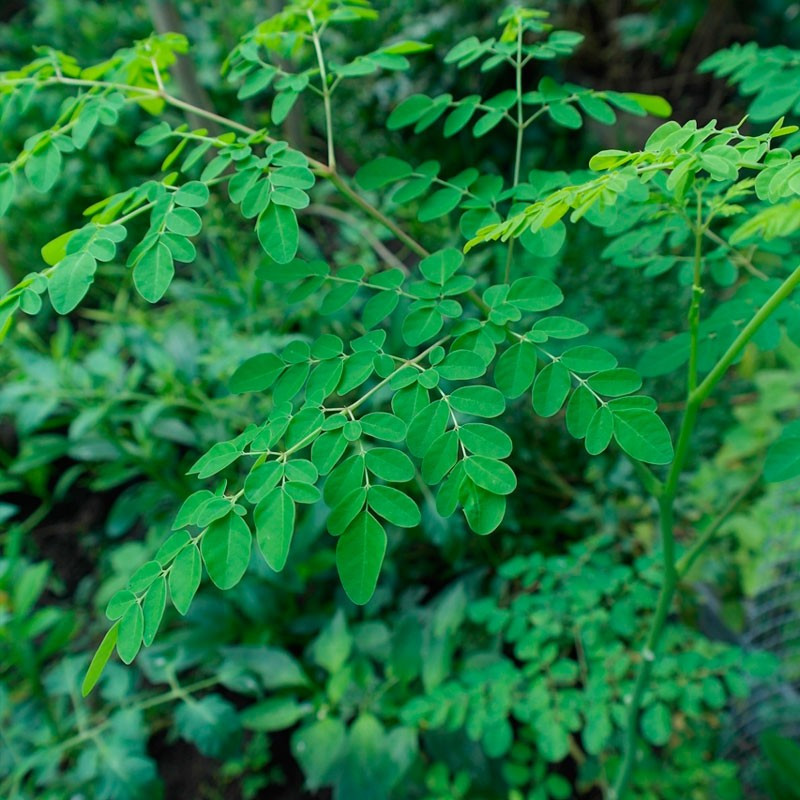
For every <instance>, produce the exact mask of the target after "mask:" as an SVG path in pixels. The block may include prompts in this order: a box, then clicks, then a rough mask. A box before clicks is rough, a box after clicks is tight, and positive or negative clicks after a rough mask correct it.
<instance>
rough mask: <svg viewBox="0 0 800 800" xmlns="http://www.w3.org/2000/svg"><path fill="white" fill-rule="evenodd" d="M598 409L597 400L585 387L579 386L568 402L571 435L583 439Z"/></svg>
mask: <svg viewBox="0 0 800 800" xmlns="http://www.w3.org/2000/svg"><path fill="white" fill-rule="evenodd" d="M595 411H597V400H596V399H595V397H594V395H593V394H592V393H591V392H590V391H589V390H588V389H587V388H586V387H585V386H579V387H578V388H577V389H576V390H575V391H574V392H573V393H572V397H570V399H569V403H567V420H566V422H567V430H568V431H569V434H570V436H574V437H575V438H576V439H582V438H583V437H584V436H586V431H587V429H588V428H589V423H590V422H591V421H592V417H593V416H594V413H595Z"/></svg>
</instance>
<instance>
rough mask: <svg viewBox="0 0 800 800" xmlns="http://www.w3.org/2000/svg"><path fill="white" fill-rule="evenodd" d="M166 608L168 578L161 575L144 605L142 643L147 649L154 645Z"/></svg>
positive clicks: (153, 584) (148, 592)
mask: <svg viewBox="0 0 800 800" xmlns="http://www.w3.org/2000/svg"><path fill="white" fill-rule="evenodd" d="M166 606H167V578H166V576H164V575H159V576H158V578H156V580H155V581H154V582H153V583H152V584H151V585H150V588H149V589H148V590H147V594H146V595H145V598H144V602H143V603H142V615H143V616H144V628H143V631H142V643H143V644H144V646H145V647H149V646H150V645H151V644H152V643H153V639H155V638H156V633H157V632H158V628H159V626H160V625H161V619H162V617H163V616H164V609H165V608H166Z"/></svg>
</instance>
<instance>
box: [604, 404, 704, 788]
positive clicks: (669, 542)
mask: <svg viewBox="0 0 800 800" xmlns="http://www.w3.org/2000/svg"><path fill="white" fill-rule="evenodd" d="M699 406H700V404H699V402H695V401H692V400H690V401H689V404H688V405H687V407H686V411H685V413H684V415H683V420H682V421H681V429H680V433H679V434H678V444H677V445H676V447H675V459H674V460H673V462H672V466H671V467H670V471H669V474H668V475H667V479H666V481H665V482H664V486H663V489H662V492H661V496H660V497H659V498H658V508H659V529H660V532H661V559H662V564H663V568H664V576H663V579H662V583H661V589H660V591H659V593H658V602H657V604H656V610H655V613H654V614H653V620H652V622H651V623H650V630H649V631H648V634H647V639H646V641H645V644H644V648H643V649H642V652H641V661H640V662H639V671H638V672H637V674H636V681H635V683H634V686H633V693H632V694H631V696H630V698H629V700H628V717H627V721H626V725H625V740H624V749H623V754H622V765H621V766H620V769H619V772H618V773H617V777H616V780H615V781H614V785H613V787H612V788H611V791H610V792H609V800H622V798H623V797H624V795H625V792H626V791H627V789H628V786H629V784H630V781H631V777H632V773H633V766H634V763H635V761H636V746H637V743H638V739H639V731H638V728H639V714H640V712H641V709H642V701H643V700H644V695H645V692H646V691H647V686H648V684H649V682H650V675H651V673H652V671H653V666H654V664H655V660H656V653H657V651H658V645H659V642H660V641H661V634H662V633H663V632H664V625H665V623H666V621H667V616H668V615H669V611H670V609H671V608H672V601H673V600H674V598H675V592H676V591H677V588H678V580H679V576H678V571H677V569H676V568H675V530H674V519H673V517H674V510H673V508H674V503H675V494H676V492H677V489H678V478H679V477H680V474H681V471H682V470H683V466H684V464H685V463H686V458H687V456H688V454H689V441H690V439H691V436H692V431H693V430H694V424H695V422H696V420H697V412H698V409H699Z"/></svg>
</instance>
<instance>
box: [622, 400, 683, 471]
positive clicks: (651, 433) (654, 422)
mask: <svg viewBox="0 0 800 800" xmlns="http://www.w3.org/2000/svg"><path fill="white" fill-rule="evenodd" d="M610 408H611V410H612V412H613V414H614V438H615V439H616V440H617V443H618V444H619V446H620V447H621V448H622V449H623V450H624V451H625V452H626V453H627V454H628V455H629V456H631V457H632V458H635V459H637V460H638V461H644V462H646V463H648V464H669V463H670V462H671V461H672V458H673V455H674V452H673V449H672V439H671V438H670V435H669V431H668V430H667V426H666V425H665V424H664V423H663V422H662V421H661V419H660V417H659V416H658V415H657V414H655V413H653V412H652V411H647V410H645V409H637V408H633V409H626V408H616V407H610Z"/></svg>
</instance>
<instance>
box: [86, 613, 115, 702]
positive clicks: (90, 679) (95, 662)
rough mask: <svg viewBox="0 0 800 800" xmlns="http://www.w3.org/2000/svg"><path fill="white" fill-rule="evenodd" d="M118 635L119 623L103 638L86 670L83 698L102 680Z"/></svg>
mask: <svg viewBox="0 0 800 800" xmlns="http://www.w3.org/2000/svg"><path fill="white" fill-rule="evenodd" d="M118 635H119V623H118V622H117V623H115V624H114V625H112V626H111V627H110V628H109V629H108V631H107V632H106V635H105V636H104V637H103V641H101V642H100V645H99V646H98V648H97V651H96V652H95V654H94V655H93V656H92V660H91V662H90V664H89V668H88V669H87V670H86V676H85V677H84V679H83V683H82V684H81V695H83V697H87V696H88V694H89V692H91V691H92V689H94V687H95V686H96V685H97V681H99V680H100V676H101V675H102V674H103V669H104V668H105V666H106V664H107V663H108V659H109V658H110V657H111V654H112V653H113V652H114V647H115V646H116V644H117V636H118Z"/></svg>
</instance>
